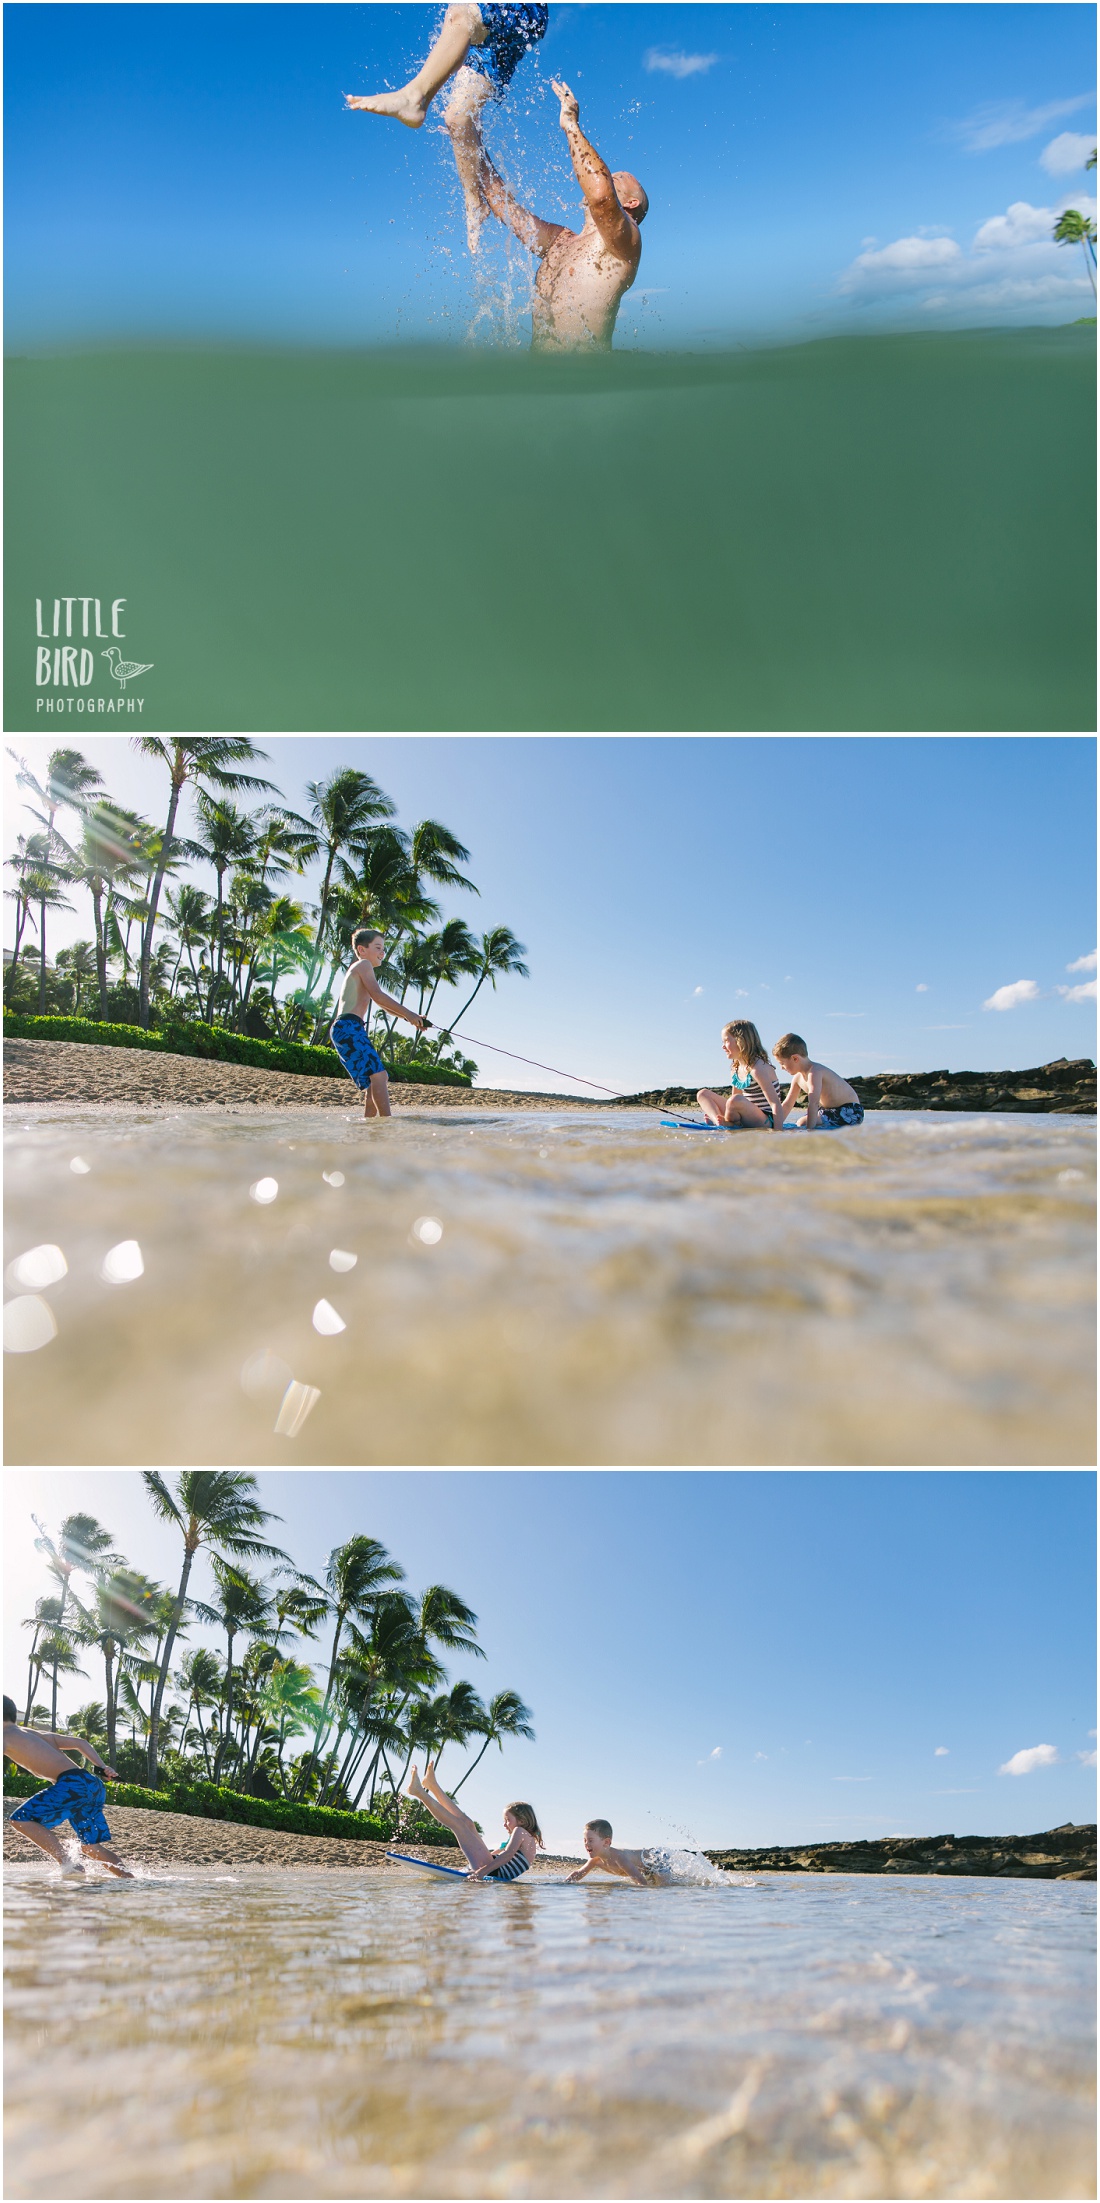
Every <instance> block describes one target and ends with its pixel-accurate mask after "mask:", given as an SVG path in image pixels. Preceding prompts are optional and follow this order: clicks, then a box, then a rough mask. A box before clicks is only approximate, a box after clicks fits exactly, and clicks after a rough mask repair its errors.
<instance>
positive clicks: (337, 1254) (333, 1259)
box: [328, 1247, 359, 1270]
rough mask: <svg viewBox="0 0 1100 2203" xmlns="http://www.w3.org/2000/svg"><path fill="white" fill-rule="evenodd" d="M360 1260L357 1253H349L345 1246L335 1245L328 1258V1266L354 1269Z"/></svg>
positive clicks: (335, 1268)
mask: <svg viewBox="0 0 1100 2203" xmlns="http://www.w3.org/2000/svg"><path fill="white" fill-rule="evenodd" d="M358 1260H359V1257H358V1255H357V1254H348V1253H347V1251H346V1249H345V1248H343V1247H334V1248H333V1250H332V1253H331V1254H330V1256H329V1258H328V1266H329V1269H330V1270H354V1268H355V1265H356V1263H357V1262H358Z"/></svg>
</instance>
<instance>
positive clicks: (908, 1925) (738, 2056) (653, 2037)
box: [7, 1867, 1095, 2198]
mask: <svg viewBox="0 0 1100 2203" xmlns="http://www.w3.org/2000/svg"><path fill="white" fill-rule="evenodd" d="M549 1882H550V1876H549V1875H547V1876H546V1877H543V1876H541V1875H539V1876H533V1877H531V1878H530V1880H529V1881H526V1882H524V1883H522V1884H520V1885H518V1886H513V1887H512V1888H510V1889H507V1890H503V1889H502V1890H491V1889H486V1890H480V1891H477V1892H474V1891H466V1890H462V1889H458V1888H456V1887H455V1886H454V1885H452V1884H450V1883H436V1882H434V1881H433V1880H430V1879H429V1878H427V1877H425V1878H423V1879H421V1878H419V1877H416V1878H410V1879H409V1880H408V1881H399V1880H398V1879H397V1878H396V1870H389V1871H387V1872H383V1873H378V1872H375V1873H372V1874H345V1873H344V1872H342V1871H341V1870H331V1871H328V1872H324V1873H318V1874H313V1875H310V1874H308V1873H286V1872H279V1873H259V1872H252V1871H243V1872H241V1873H239V1874H237V1875H235V1876H232V1877H227V1876H212V1875H207V1874H201V1873H176V1874H164V1875H158V1876H157V1877H156V1878H155V1879H149V1880H147V1881H139V1882H137V1883H134V1884H129V1885H124V1884H118V1883H112V1884H106V1883H97V1884H95V1885H88V1886H82V1885H78V1884H65V1885H62V1884H59V1883H58V1882H57V1881H56V1880H54V1879H53V1878H52V1877H51V1876H49V1875H48V1874H47V1873H46V1871H45V1870H42V1869H39V1868H36V1867H30V1868H18V1869H16V1870H15V1872H14V1873H13V1874H10V1876H9V1892H8V1904H9V1909H8V1929H7V1958H8V1970H9V1983H10V1988H9V2019H8V2030H7V2038H8V2039H7V2050H8V2080H7V2111H8V2117H9V2121H10V2126H11V2136H10V2140H9V2149H8V2167H7V2169H8V2189H7V2192H8V2193H9V2194H10V2195H12V2196H34V2197H55V2196H63V2197H68V2196H96V2197H98V2196H112V2197H131V2196H133V2197H141V2196H158V2197H159V2196H203V2197H205V2196H211V2197H213V2196H218V2197H229V2196H287V2197H290V2196H301V2195H309V2196H316V2197H330V2196H331V2197H349V2198H350V2197H362V2196H380V2197H388V2196H402V2197H414V2196H426V2197H435V2196H460V2197H514V2196H522V2195H530V2196H536V2197H540V2196H550V2197H552V2196H568V2197H573V2196H601V2197H602V2196H646V2197H650V2196H653V2197H680V2196H745V2197H748V2196H754V2197H759V2196H791V2197H798V2196H806V2195H814V2196H827V2197H832V2196H836V2197H874V2196H906V2197H919V2196H928V2197H955V2196H959V2197H971V2196H989V2197H1001V2196H1004V2197H1010V2196H1011V2197H1017V2196H1036V2195H1038V2196H1054V2195H1057V2196H1073V2197H1076V2196H1086V2195H1090V2194H1091V2193H1092V2192H1093V2189H1092V2173H1093V2157H1094V2141H1093V2137H1094V2117H1093V2110H1092V2072H1093V2051H1092V1993H1091V1950H1092V1944H1093V1934H1092V1930H1093V1924H1094V1919H1095V1892H1094V1891H1093V1890H1092V1889H1091V1888H1086V1887H1083V1886H1081V1885H1060V1884H1051V1883H1034V1882H1028V1883H1021V1882H1009V1883H999V1882H979V1881H972V1882H966V1883H961V1882H956V1881H952V1882H950V1883H945V1882H944V1881H943V1880H939V1879H936V1878H928V1879H924V1878H920V1877H918V1878H914V1879H912V1880H909V1881H907V1882H905V1883H904V1884H901V1885H899V1884H897V1883H891V1884H889V1885H886V1886H884V1885H883V1883H882V1882H881V1881H879V1880H878V1879H877V1878H876V1877H865V1878H861V1877H854V1876H853V1877H848V1876H835V1877H834V1876H830V1877H829V1878H828V1879H827V1880H823V1879H821V1878H819V1877H815V1876H805V1877H803V1876H784V1877H774V1878H771V1879H769V1878H767V1877H763V1878H761V1879H759V1880H758V1881H757V1882H756V1883H755V1884H753V1885H750V1886H743V1885H742V1886H735V1887H718V1888H678V1889H671V1890H634V1889H631V1888H627V1887H624V1886H622V1885H611V1884H598V1883H597V1884H593V1883H587V1884H585V1885H584V1886H583V1887H581V1888H571V1889H570V1888H563V1887H561V1886H548V1884H549ZM59 2076H60V2077H61V2079H62V2081H63V2085H59ZM150 2107H154V2112H155V2115H154V2116H150Z"/></svg>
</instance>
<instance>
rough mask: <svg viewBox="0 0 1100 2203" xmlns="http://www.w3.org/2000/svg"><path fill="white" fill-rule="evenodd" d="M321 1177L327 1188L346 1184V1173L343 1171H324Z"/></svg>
mask: <svg viewBox="0 0 1100 2203" xmlns="http://www.w3.org/2000/svg"><path fill="white" fill-rule="evenodd" d="M321 1176H322V1178H323V1179H324V1181H325V1184H326V1186H342V1185H343V1183H344V1173H343V1171H342V1170H323V1171H322V1172H321Z"/></svg>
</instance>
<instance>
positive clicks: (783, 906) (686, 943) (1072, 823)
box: [4, 735, 1096, 1094]
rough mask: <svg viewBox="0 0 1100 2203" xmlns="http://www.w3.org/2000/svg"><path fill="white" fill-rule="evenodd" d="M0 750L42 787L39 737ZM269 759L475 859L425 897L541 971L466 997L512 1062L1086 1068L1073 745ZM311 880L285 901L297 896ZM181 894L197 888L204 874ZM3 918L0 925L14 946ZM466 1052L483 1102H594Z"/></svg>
mask: <svg viewBox="0 0 1100 2203" xmlns="http://www.w3.org/2000/svg"><path fill="white" fill-rule="evenodd" d="M13 746H14V747H15V748H17V750H18V752H19V754H20V755H23V756H25V757H26V759H27V761H28V763H29V764H30V765H31V767H32V769H33V770H35V771H36V772H37V773H38V775H39V777H41V774H42V771H43V770H44V768H45V762H46V758H47V756H48V754H49V749H50V747H51V745H50V744H49V743H48V742H46V741H43V740H39V739H37V738H34V739H30V740H28V741H25V742H23V743H21V744H16V745H13ZM80 747H81V749H82V752H83V754H84V755H85V756H86V757H87V758H88V759H89V760H90V762H91V763H93V764H94V765H96V766H98V768H99V770H100V772H101V773H102V774H103V777H104V779H105V781H106V782H107V786H108V789H109V790H110V792H111V793H112V794H113V795H114V796H115V797H116V798H117V799H118V800H119V801H121V802H123V803H124V804H126V805H128V806H130V807H132V808H133V809H135V810H138V811H141V812H144V813H145V815H146V816H148V817H151V818H154V819H157V820H160V819H162V818H163V817H164V815H165V812H166V809H167V803H166V795H165V789H166V785H167V776H166V774H165V772H164V769H163V767H161V766H160V765H158V764H157V763H156V762H155V761H153V760H150V759H148V758H143V757H140V756H138V755H137V753H135V751H134V750H133V749H132V747H131V745H130V742H129V740H128V738H127V737H126V736H124V735H113V736H112V735H98V736H94V737H91V738H89V739H87V740H85V741H84V742H83V743H82V744H81V745H80ZM259 747H260V748H261V749H264V750H266V751H267V753H268V760H269V762H268V763H267V764H266V765H263V764H261V765H260V766H258V768H257V770H258V771H259V772H261V773H263V774H264V775H265V776H266V777H267V778H269V779H271V780H273V781H275V782H276V784H277V785H278V787H279V788H280V789H281V790H282V791H283V796H284V799H285V801H286V802H287V803H288V804H289V806H290V807H291V808H292V809H299V808H300V807H301V805H302V802H303V799H304V788H305V783H306V781H307V780H308V779H322V778H324V777H325V775H326V774H327V773H329V772H331V771H333V770H334V769H336V768H338V767H342V766H347V765H354V766H357V767H359V769H360V770H362V771H365V772H368V773H370V774H372V775H373V777H374V778H375V779H376V780H377V781H379V782H380V783H381V785H382V787H383V788H385V789H386V790H387V792H388V793H389V794H390V795H391V796H392V797H393V799H394V801H395V802H396V804H397V807H398V823H399V824H402V825H405V826H411V825H413V824H414V823H415V821H416V820H417V819H420V818H424V817H432V818H439V819H442V820H443V821H444V823H445V824H446V825H448V826H450V827H451V828H452V830H453V831H454V832H455V833H457V834H458V835H459V837H460V838H461V840H462V841H463V842H465V843H466V845H467V846H468V848H469V849H470V852H471V854H470V864H469V868H468V869H469V871H470V874H471V876H472V877H473V879H474V880H475V882H476V883H477V886H478V887H479V889H480V894H479V896H477V897H474V896H471V895H463V894H455V895H447V896H443V897H442V898H441V901H442V903H443V908H444V912H445V914H446V915H447V916H455V915H457V916H461V917H462V918H464V919H465V920H466V922H467V924H468V925H469V926H471V928H472V929H473V930H474V931H475V932H478V933H480V932H482V931H484V930H486V929H487V928H488V927H490V926H493V925H501V924H503V925H509V926H511V928H512V931H513V932H514V933H515V934H517V935H518V937H519V939H520V940H521V941H522V942H524V943H525V945H526V947H527V950H528V952H529V953H528V957H527V961H528V963H529V966H530V970H531V977H530V979H529V980H526V981H524V980H520V979H509V980H504V981H502V982H501V983H500V986H499V988H498V990H497V992H496V994H495V995H494V994H493V993H492V992H491V990H490V989H489V988H488V987H486V988H485V989H483V991H482V993H481V994H480V995H479V996H478V999H477V1002H476V1004H475V1005H474V1010H473V1011H472V1012H471V1013H470V1017H469V1020H468V1027H469V1029H470V1030H471V1031H472V1032H473V1034H474V1035H475V1036H477V1037H478V1038H479V1039H481V1040H484V1041H488V1042H490V1043H493V1042H496V1043H497V1044H498V1045H499V1046H500V1047H501V1048H503V1049H511V1050H514V1051H515V1052H516V1053H517V1054H519V1055H522V1056H528V1057H533V1058H537V1059H539V1060H540V1061H541V1062H543V1063H545V1064H551V1065H555V1066H557V1067H558V1068H559V1069H561V1070H563V1071H569V1072H578V1073H582V1074H583V1075H584V1076H585V1077H587V1078H589V1079H593V1080H599V1081H601V1082H602V1083H603V1084H605V1085H606V1086H609V1087H615V1088H618V1089H619V1090H620V1091H622V1092H625V1093H636V1092H639V1091H641V1090H643V1089H645V1088H648V1087H652V1086H657V1085H666V1084H670V1083H677V1084H679V1083H681V1082H687V1083H698V1082H702V1081H703V1080H706V1081H707V1082H710V1081H713V1080H715V1079H719V1078H720V1077H721V1075H722V1072H723V1069H724V1066H725V1058H724V1057H723V1055H722V1053H721V1045H720V1038H719V1036H720V1032H721V1028H722V1026H723V1025H724V1024H725V1023H726V1021H727V1020H728V1019H730V1018H735V1017H749V1018H751V1019H752V1020H753V1021H754V1022H755V1023H756V1024H757V1025H758V1026H759V1027H760V1029H761V1032H762V1034H763V1037H764V1040H765V1042H766V1043H768V1044H770V1043H771V1042H773V1041H774V1040H775V1039H777V1038H778V1036H779V1034H780V1033H781V1032H785V1031H787V1030H789V1029H791V1028H793V1029H794V1030H796V1031H798V1032H801V1033H802V1034H803V1036H804V1037H805V1038H806V1039H807V1040H808V1042H809V1046H810V1051H811V1053H812V1054H814V1055H816V1056H817V1057H818V1058H819V1059H820V1060H823V1061H824V1062H826V1063H832V1064H834V1065H835V1067H836V1068H837V1069H839V1070H841V1071H842V1072H848V1073H851V1072H853V1071H855V1072H859V1071H864V1072H871V1071H875V1070H887V1069H895V1070H928V1069H932V1068H935V1067H939V1066H947V1067H950V1068H952V1069H957V1070H1002V1069H1019V1068H1024V1067H1027V1066H1030V1065H1033V1064H1039V1063H1045V1062H1049V1061H1050V1060H1052V1059H1053V1058H1054V1057H1057V1056H1069V1057H1075V1056H1090V1055H1092V1054H1093V1053H1094V1049H1095V988H1096V965H1095V933H1094V926H1095V915H1094V891H1093V890H1094V880H1095V838H1094V818H1095V746H1094V744H1093V742H1092V741H1091V740H1090V739H1087V738H1085V737H1081V738H1074V737H1065V738H1063V737H1038V738H1035V739H1031V738H1029V737H1009V738H1004V739H1002V738H999V737H995V736H991V737H985V736H975V737H953V736H948V737H935V738H923V737H908V736H887V737H882V738H879V737H874V736H872V737H862V736H857V737H851V738H846V737H842V736H805V737H803V736H772V737H760V738H757V737H752V736H745V737H739V736H715V737H705V736H670V737H667V738H666V737H653V738H645V737H634V736H626V737H621V738H616V737H591V736H580V737H576V738H572V739H571V738H569V737H558V736H553V737H548V738H541V737H538V736H529V737H524V736H519V737H499V738H494V737H480V736H452V737H446V736H424V737H416V736H393V737H379V738H377V739H375V738H374V737H368V736H362V737H357V736H326V735H311V736H294V735H274V736H269V737H268V738H267V739H266V741H264V742H261V743H260V744H259ZM4 773H5V795H6V806H5V807H6V816H7V827H6V832H7V840H6V844H5V848H6V850H10V849H11V848H13V847H14V841H15V836H16V833H17V832H18V831H20V830H23V831H28V830H33V820H31V819H30V818H29V817H28V816H27V813H26V811H25V809H24V807H23V803H22V799H21V797H20V794H19V791H18V789H17V788H16V787H15V785H14V774H15V767H14V765H13V764H12V761H11V758H10V757H9V756H8V755H7V753H6V752H5V757H4ZM189 817H190V814H189V813H188V812H187V811H186V810H185V812H184V815H183V818H182V820H181V830H182V831H183V832H184V833H186V832H188V831H189V825H188V820H189ZM59 823H60V825H61V828H62V831H64V830H65V825H66V817H65V816H63V817H62V818H61V820H60V821H59ZM73 823H74V822H73V821H72V820H71V818H70V819H69V820H68V824H69V825H70V826H72V825H73ZM316 873H317V868H316V867H314V872H313V873H311V874H310V875H309V876H308V877H307V880H306V881H305V882H304V883H301V884H299V883H296V882H293V881H292V885H293V886H294V889H295V892H296V893H297V894H298V895H299V896H302V895H303V894H304V895H305V896H306V899H308V894H309V892H310V890H311V889H312V890H313V891H314V892H316V890H317V888H318V886H319V875H318V876H317V877H314V874H316ZM194 877H195V879H196V880H197V881H198V883H199V884H200V885H202V886H204V887H205V888H206V889H207V890H208V891H210V892H212V891H213V888H214V884H215V883H214V874H213V871H212V870H211V869H210V868H209V867H208V868H206V870H205V871H203V870H196V871H195V873H194ZM75 904H76V907H75V909H74V912H73V914H72V916H71V917H58V918H55V919H53V920H52V921H51V926H50V931H49V933H48V935H47V945H48V947H49V949H50V952H51V954H52V952H53V950H54V949H56V948H59V947H62V946H63V945H64V944H65V943H66V942H67V941H71V940H76V939H84V940H87V939H89V938H90V937H91V934H92V917H91V906H90V902H89V900H88V898H87V897H86V896H85V895H83V894H82V892H81V891H79V890H78V891H76V895H75ZM12 925H13V920H12V916H11V906H10V905H9V906H8V915H7V917H6V919H5V929H6V930H5V939H6V940H9V941H10V939H11V933H12ZM1090 957H1091V958H1092V961H1091V963H1090V964H1086V963H1083V961H1082V960H1083V959H1087V958H1090ZM1006 989H1007V990H1008V993H1007V995H1005V993H1004V992H1003V990H1006ZM1090 990H1091V993H1090ZM465 992H468V989H467V990H464V993H463V995H460V996H457V997H450V998H449V1001H450V1010H451V1013H452V1014H453V1013H454V1011H456V1010H457V1009H458V1007H459V1004H460V1002H461V1001H462V1000H463V999H464V998H465ZM994 997H999V998H1000V1002H999V1003H998V1005H997V1006H994V1007H984V1006H983V1005H987V1004H991V1003H993V1002H994ZM447 1000H448V998H447V997H446V996H444V995H442V994H441V995H440V998H439V1005H438V1007H439V1008H440V1010H441V1011H444V1010H445V1005H446V1002H447ZM1002 1004H1003V1006H1001V1005H1002ZM464 1029H466V1024H465V1023H464ZM468 1052H470V1053H472V1054H473V1055H474V1057H475V1058H476V1059H477V1060H478V1061H479V1064H480V1083H481V1084H482V1085H489V1086H492V1085H502V1084H503V1085H508V1086H516V1087H520V1088H524V1087H526V1088H533V1089H536V1090H545V1091H550V1092H554V1091H560V1092H562V1093H570V1092H572V1093H581V1094H583V1093H584V1092H585V1091H590V1090H586V1089H585V1088H584V1087H571V1086H570V1085H569V1083H568V1082H567V1081H559V1080H557V1079H555V1078H553V1077H551V1076H548V1075H547V1074H546V1073H545V1072H542V1071H537V1070H526V1069H525V1068H524V1066H523V1065H522V1064H519V1063H509V1062H508V1060H507V1058H506V1057H503V1056H497V1057H494V1056H493V1055H492V1054H490V1052H489V1049H488V1048H486V1049H484V1050H483V1052H482V1053H481V1054H480V1056H479V1054H478V1050H477V1049H476V1048H474V1049H472V1050H470V1051H468Z"/></svg>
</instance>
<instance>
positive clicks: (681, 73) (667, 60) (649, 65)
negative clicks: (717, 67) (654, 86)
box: [642, 46, 718, 77]
mask: <svg viewBox="0 0 1100 2203" xmlns="http://www.w3.org/2000/svg"><path fill="white" fill-rule="evenodd" d="M717 59H718V55H717V54H685V53H680V52H678V51H677V50H675V49H673V50H669V49H668V48H666V47H664V46H651V47H650V48H649V51H648V52H647V54H646V56H645V60H644V62H643V64H642V66H643V68H645V69H648V71H649V74H650V76H653V75H654V74H656V75H659V76H674V77H686V76H705V74H706V72H707V70H708V69H713V67H714V64H715V62H716V61H717Z"/></svg>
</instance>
